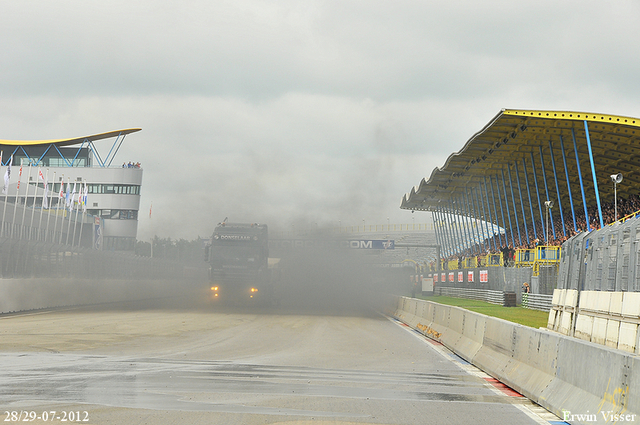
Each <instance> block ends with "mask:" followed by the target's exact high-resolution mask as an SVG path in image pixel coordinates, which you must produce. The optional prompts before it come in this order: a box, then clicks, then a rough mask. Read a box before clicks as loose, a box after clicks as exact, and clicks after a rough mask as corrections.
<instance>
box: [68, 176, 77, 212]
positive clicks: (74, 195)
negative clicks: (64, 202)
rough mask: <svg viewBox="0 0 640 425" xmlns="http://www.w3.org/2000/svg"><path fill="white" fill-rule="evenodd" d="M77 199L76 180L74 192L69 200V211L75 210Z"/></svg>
mask: <svg viewBox="0 0 640 425" xmlns="http://www.w3.org/2000/svg"><path fill="white" fill-rule="evenodd" d="M75 201H76V182H73V192H72V193H71V200H70V201H69V211H72V210H73V207H74V205H73V204H74V203H75Z"/></svg>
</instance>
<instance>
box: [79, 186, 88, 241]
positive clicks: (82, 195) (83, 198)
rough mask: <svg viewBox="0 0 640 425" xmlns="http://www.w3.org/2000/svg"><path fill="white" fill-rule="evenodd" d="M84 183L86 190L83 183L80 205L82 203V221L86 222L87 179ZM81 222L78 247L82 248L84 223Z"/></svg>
mask: <svg viewBox="0 0 640 425" xmlns="http://www.w3.org/2000/svg"><path fill="white" fill-rule="evenodd" d="M82 183H83V185H84V191H83V185H80V193H81V195H80V199H81V200H82V202H81V203H80V205H82V221H83V223H84V220H85V219H86V217H87V181H86V180H85V181H83V182H82ZM83 223H81V224H80V234H79V235H78V248H80V242H82V224H83Z"/></svg>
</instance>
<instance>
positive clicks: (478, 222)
mask: <svg viewBox="0 0 640 425" xmlns="http://www.w3.org/2000/svg"><path fill="white" fill-rule="evenodd" d="M469 190H470V191H471V194H472V195H473V197H474V198H475V204H474V207H473V209H474V211H475V212H476V229H478V237H479V241H480V246H481V247H482V249H481V250H480V252H483V251H485V250H486V248H485V243H484V231H483V230H482V220H480V219H479V218H478V217H480V207H479V206H478V192H476V191H475V190H474V189H473V188H470V189H469Z"/></svg>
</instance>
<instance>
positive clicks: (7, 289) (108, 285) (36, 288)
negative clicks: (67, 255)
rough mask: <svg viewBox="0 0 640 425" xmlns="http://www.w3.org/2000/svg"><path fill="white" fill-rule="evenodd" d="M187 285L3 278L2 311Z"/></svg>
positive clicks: (156, 293)
mask: <svg viewBox="0 0 640 425" xmlns="http://www.w3.org/2000/svg"><path fill="white" fill-rule="evenodd" d="M186 287H187V286H186V285H185V284H184V283H176V282H175V281H162V280H93V279H42V278H33V279H0V313H9V312H14V311H21V310H34V309H42V308H53V307H64V306H73V305H80V304H98V303H109V302H119V301H131V300H140V299H148V298H155V297H169V296H177V295H180V294H181V293H183V292H184V289H185V288H186Z"/></svg>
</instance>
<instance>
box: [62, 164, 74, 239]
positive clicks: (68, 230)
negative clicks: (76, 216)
mask: <svg viewBox="0 0 640 425" xmlns="http://www.w3.org/2000/svg"><path fill="white" fill-rule="evenodd" d="M70 184H71V181H70V179H69V177H67V195H69V185H70ZM67 204H68V205H67V206H68V207H69V225H68V226H67V238H66V239H65V242H64V244H65V245H69V233H71V215H72V214H71V213H72V212H73V195H71V199H69V197H68V196H67Z"/></svg>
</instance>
